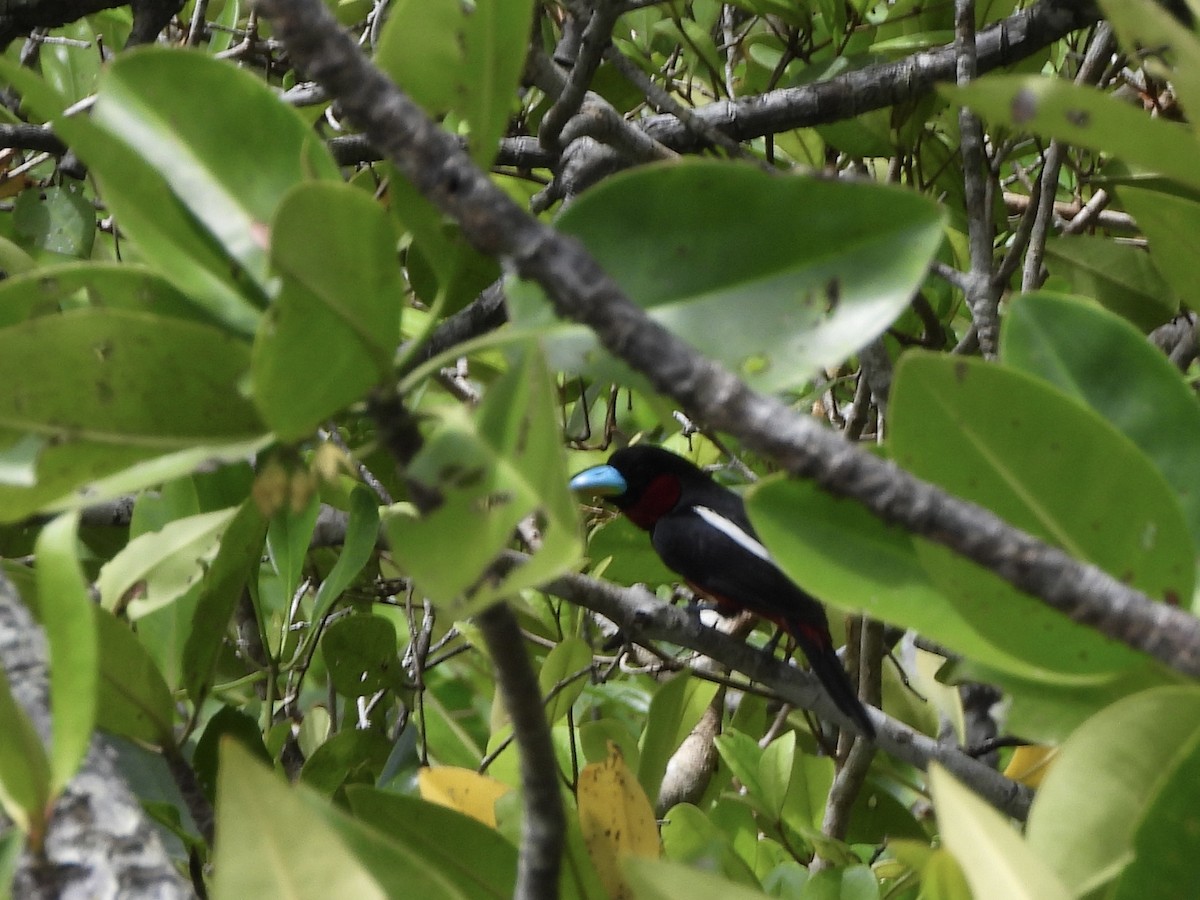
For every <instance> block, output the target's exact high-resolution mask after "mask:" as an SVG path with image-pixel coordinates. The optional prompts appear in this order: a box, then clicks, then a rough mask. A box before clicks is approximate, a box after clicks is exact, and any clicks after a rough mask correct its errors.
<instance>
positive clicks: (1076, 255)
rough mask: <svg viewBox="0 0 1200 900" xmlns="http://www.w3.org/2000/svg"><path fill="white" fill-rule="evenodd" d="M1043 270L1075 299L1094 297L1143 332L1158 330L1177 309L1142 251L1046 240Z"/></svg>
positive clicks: (1085, 239) (1085, 238) (1106, 243)
mask: <svg viewBox="0 0 1200 900" xmlns="http://www.w3.org/2000/svg"><path fill="white" fill-rule="evenodd" d="M1046 268H1047V269H1049V271H1050V274H1051V275H1057V276H1060V277H1062V278H1064V279H1065V280H1066V282H1067V283H1068V284H1069V285H1070V286H1071V290H1073V291H1074V292H1075V293H1077V294H1081V295H1083V296H1086V297H1095V298H1096V300H1097V301H1099V303H1100V305H1101V306H1103V307H1104V308H1105V309H1110V310H1112V311H1113V312H1115V313H1117V314H1118V315H1121V316H1124V317H1125V318H1126V319H1128V320H1129V321H1131V322H1133V324H1135V325H1137V326H1138V327H1139V328H1141V329H1142V330H1143V331H1149V330H1150V329H1152V328H1154V327H1156V326H1158V325H1161V324H1162V323H1163V322H1165V321H1167V320H1168V319H1170V318H1171V316H1173V315H1174V314H1175V313H1176V312H1177V311H1178V309H1179V299H1178V298H1177V297H1176V296H1175V294H1174V292H1173V291H1172V290H1171V287H1170V285H1168V284H1167V282H1166V279H1164V278H1163V277H1162V275H1160V274H1159V272H1158V269H1156V268H1155V267H1154V262H1153V261H1152V260H1151V258H1150V256H1149V255H1147V254H1146V252H1145V251H1144V250H1139V249H1137V248H1136V247H1129V246H1126V245H1123V244H1116V243H1113V242H1112V241H1111V240H1108V239H1106V238H1101V237H1093V236H1090V235H1076V236H1072V237H1060V238H1051V239H1050V240H1048V241H1047V242H1046Z"/></svg>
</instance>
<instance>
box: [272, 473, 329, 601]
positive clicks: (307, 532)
mask: <svg viewBox="0 0 1200 900" xmlns="http://www.w3.org/2000/svg"><path fill="white" fill-rule="evenodd" d="M320 512H321V498H320V497H318V496H317V495H316V494H315V493H314V494H312V495H311V496H310V497H309V498H308V503H306V504H305V506H304V508H303V509H299V510H296V509H292V507H291V505H290V504H288V505H285V506H283V507H282V508H280V509H279V510H278V511H276V513H275V515H274V516H272V517H271V523H270V524H269V525H268V526H267V554H268V555H269V557H270V559H271V565H273V566H274V567H275V571H276V572H277V573H278V574H279V579H280V583H281V585H282V588H281V589H282V591H283V593H284V594H285V595H286V596H287V597H291V596H292V595H293V594H295V593H296V589H297V588H298V587H299V586H300V579H301V578H302V577H303V576H304V564H305V561H306V560H307V559H308V547H309V544H311V543H312V536H313V529H315V528H316V525H317V516H318V514H320Z"/></svg>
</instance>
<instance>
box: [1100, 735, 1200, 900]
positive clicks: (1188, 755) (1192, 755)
mask: <svg viewBox="0 0 1200 900" xmlns="http://www.w3.org/2000/svg"><path fill="white" fill-rule="evenodd" d="M1198 784H1200V729H1197V730H1196V731H1195V732H1193V734H1192V736H1191V738H1189V739H1188V740H1186V741H1184V742H1183V744H1182V745H1181V746H1180V747H1179V749H1178V752H1177V753H1176V754H1175V757H1174V758H1173V759H1172V760H1171V762H1170V764H1169V765H1168V767H1167V769H1166V771H1165V772H1164V773H1163V774H1162V776H1161V777H1160V778H1159V780H1158V782H1157V783H1156V784H1155V785H1154V787H1153V788H1152V789H1151V792H1150V796H1151V797H1152V799H1151V800H1150V801H1149V802H1148V803H1146V805H1145V808H1144V810H1143V811H1142V815H1141V817H1140V821H1139V822H1138V825H1137V831H1136V832H1135V833H1134V836H1133V852H1134V858H1133V861H1132V862H1131V863H1130V864H1129V866H1128V867H1127V868H1126V869H1125V871H1124V872H1122V873H1121V877H1120V879H1119V881H1118V883H1117V890H1116V893H1115V894H1114V895H1113V896H1114V897H1115V898H1116V900H1172V898H1174V897H1190V896H1193V895H1194V894H1196V892H1197V888H1198V887H1200V882H1198V880H1197V870H1196V859H1195V856H1193V854H1192V853H1191V852H1190V842H1189V841H1187V840H1184V839H1181V838H1182V836H1183V835H1193V834H1196V833H1198V832H1200V812H1198V810H1200V802H1198V801H1200V797H1197V795H1196V786H1197V785H1198Z"/></svg>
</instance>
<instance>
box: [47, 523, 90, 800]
mask: <svg viewBox="0 0 1200 900" xmlns="http://www.w3.org/2000/svg"><path fill="white" fill-rule="evenodd" d="M78 528H79V518H78V516H77V515H74V514H67V515H62V516H58V517H57V518H56V519H54V520H53V521H52V522H50V523H49V524H48V525H46V526H45V527H44V528H43V529H42V531H41V534H39V535H38V539H37V546H36V548H35V550H34V552H35V554H36V555H37V585H38V601H39V604H40V607H41V608H40V611H39V612H40V619H41V623H42V628H43V630H44V631H45V632H46V643H47V645H48V648H49V657H50V720H51V724H52V726H53V731H52V739H51V742H50V768H51V791H53V792H54V793H58V792H59V791H61V790H62V789H63V788H64V787H66V785H67V782H69V781H70V780H71V778H72V777H73V776H74V774H75V770H76V769H78V768H79V764H80V763H81V762H82V761H83V757H84V756H85V755H86V754H87V749H88V744H89V743H90V742H91V739H92V729H93V727H94V726H95V723H96V703H97V697H98V692H99V688H98V680H99V648H98V640H97V637H96V626H95V620H94V619H93V617H92V599H91V597H90V596H89V594H88V583H87V579H86V578H85V577H84V574H83V569H82V568H81V567H80V565H79V555H78V549H77V547H76V532H77V531H78Z"/></svg>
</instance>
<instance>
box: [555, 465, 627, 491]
mask: <svg viewBox="0 0 1200 900" xmlns="http://www.w3.org/2000/svg"><path fill="white" fill-rule="evenodd" d="M568 487H570V489H571V490H573V491H578V492H580V493H586V494H591V495H593V496H600V497H616V496H618V495H619V494H623V493H625V492H626V491H627V490H629V485H628V484H626V483H625V478H624V476H622V475H621V473H620V472H618V471H617V470H616V469H614V468H613V467H612V466H592V467H591V468H590V469H584V470H583V471H582V472H580V473H579V474H578V475H576V476H575V477H574V478H572V479H571V481H570V483H569V485H568Z"/></svg>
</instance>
